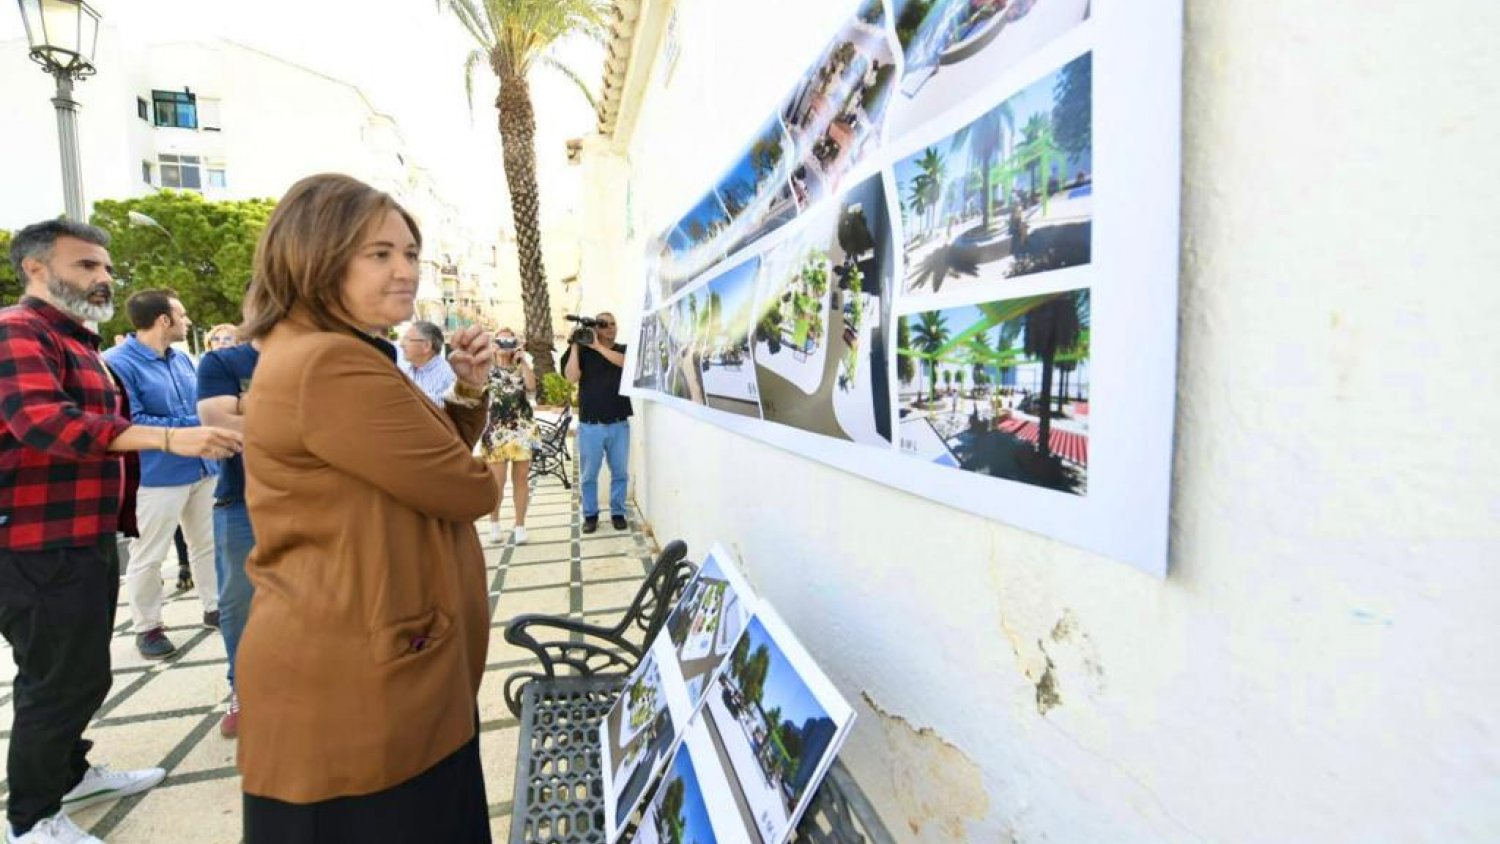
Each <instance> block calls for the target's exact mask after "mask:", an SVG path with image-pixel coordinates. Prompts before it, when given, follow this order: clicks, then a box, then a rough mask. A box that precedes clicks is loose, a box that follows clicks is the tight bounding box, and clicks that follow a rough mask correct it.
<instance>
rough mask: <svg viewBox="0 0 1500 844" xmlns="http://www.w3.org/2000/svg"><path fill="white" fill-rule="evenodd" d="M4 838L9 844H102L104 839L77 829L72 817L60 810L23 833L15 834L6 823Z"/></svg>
mask: <svg viewBox="0 0 1500 844" xmlns="http://www.w3.org/2000/svg"><path fill="white" fill-rule="evenodd" d="M5 840H6V841H9V842H11V844H104V839H102V838H95V837H94V836H92V835H89V834H88V833H87V832H84V831H83V830H81V829H79V828H78V824H76V823H73V819H72V818H70V817H68V816H67V815H64V814H63V813H61V812H58V813H57V814H55V815H53V816H52V817H50V818H44V819H42V820H40V821H37V823H36V826H33V827H32V828H31V829H30V830H29V831H28V832H27V833H26V834H25V835H17V834H16V831H15V830H13V829H11V828H10V824H6V825H5Z"/></svg>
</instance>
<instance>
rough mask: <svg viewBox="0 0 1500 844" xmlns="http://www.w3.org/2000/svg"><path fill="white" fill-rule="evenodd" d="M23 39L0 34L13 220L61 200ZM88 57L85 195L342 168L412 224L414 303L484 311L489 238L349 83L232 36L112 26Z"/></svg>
mask: <svg viewBox="0 0 1500 844" xmlns="http://www.w3.org/2000/svg"><path fill="white" fill-rule="evenodd" d="M26 52H27V51H26V46H25V43H24V42H17V41H11V42H6V43H4V44H0V80H3V82H4V84H0V104H3V106H4V108H5V110H6V113H8V114H11V115H16V116H18V117H19V122H18V124H16V127H17V128H16V129H13V130H12V131H10V132H7V133H5V135H4V136H3V139H0V152H3V154H4V159H5V160H6V162H7V176H6V190H4V191H3V192H0V227H4V228H11V229H14V228H19V227H21V226H23V225H26V224H28V223H32V222H35V221H37V220H40V219H45V218H47V217H51V216H56V215H57V214H58V213H60V211H61V208H62V189H61V176H60V173H59V168H58V167H57V166H56V165H55V162H57V160H58V152H57V143H58V141H57V132H56V128H55V124H54V118H53V109H52V105H51V103H50V89H51V87H52V79H51V77H49V76H47V75H45V74H43V73H40V72H39V71H38V70H37V68H36V66H35V65H33V64H32V63H31V62H30V61H29V60H28V59H27V56H26ZM96 64H97V66H98V67H99V72H98V73H97V75H95V76H93V77H90V78H89V79H86V80H84V81H83V82H81V83H79V84H78V86H77V88H76V96H77V99H79V100H80V101H81V102H82V104H83V105H82V110H81V111H80V114H79V135H80V139H81V141H80V147H81V149H80V155H81V157H82V166H83V178H84V191H85V203H86V204H90V205H91V203H92V202H93V201H95V200H98V199H128V198H131V197H139V196H145V195H147V194H150V193H153V192H155V191H157V190H160V189H163V188H170V189H178V190H192V191H196V192H199V193H201V194H202V195H203V197H204V198H205V199H209V200H234V199H250V198H257V197H269V198H273V199H274V198H279V197H280V196H282V195H283V194H284V193H285V192H286V190H287V189H288V188H290V187H291V185H292V184H293V183H295V182H296V181H297V180H298V179H301V178H303V177H304V176H308V175H312V174H315V173H324V172H337V173H346V174H348V175H351V176H354V177H356V178H358V179H361V180H363V181H365V182H367V183H369V184H371V185H373V186H375V187H377V188H379V189H380V190H383V191H386V192H387V193H390V194H391V195H392V196H394V197H395V198H396V199H397V200H398V201H399V202H401V203H402V204H403V205H404V206H406V207H407V208H408V210H410V211H411V212H412V214H413V215H414V216H415V217H416V218H417V220H418V223H419V224H420V225H421V227H422V232H423V239H424V246H423V268H422V283H421V287H420V289H419V292H418V312H419V315H420V316H421V317H422V318H424V319H429V320H432V321H433V322H436V323H438V324H439V325H442V326H444V327H445V328H446V329H449V330H451V329H454V328H457V327H460V326H462V325H467V324H470V323H473V322H478V321H483V320H487V319H488V318H489V315H488V314H486V313H485V308H484V305H485V300H484V298H483V297H482V296H481V295H480V293H479V289H480V287H481V286H482V285H484V284H494V283H495V279H496V278H497V269H496V264H497V260H496V257H497V256H496V250H495V244H494V242H493V237H489V238H484V237H479V236H477V235H476V233H475V232H473V231H470V230H468V229H467V228H466V227H465V226H464V225H463V223H462V215H461V213H460V211H459V209H458V208H456V207H455V206H454V205H453V204H452V203H450V202H448V201H447V200H445V198H444V196H443V193H442V191H441V190H440V188H439V186H438V185H437V183H436V182H435V181H434V179H433V177H432V175H431V173H430V172H429V171H428V170H426V169H425V168H423V167H422V166H420V165H419V164H418V163H417V161H416V160H414V156H413V155H412V152H411V150H410V149H409V147H408V144H407V142H406V140H405V138H404V137H403V135H402V132H401V127H400V126H399V125H398V124H397V122H396V120H395V119H394V118H393V117H391V116H390V115H388V114H386V113H383V112H381V111H380V110H379V109H378V108H377V107H376V106H375V104H374V103H372V102H371V101H370V100H369V98H368V97H367V96H366V95H365V94H364V93H363V92H362V91H361V90H360V89H359V88H358V87H356V86H354V85H351V84H349V83H347V82H343V81H341V80H338V79H335V78H333V77H330V76H327V75H324V74H322V73H319V72H317V71H316V70H313V69H310V68H307V67H303V66H301V65H299V64H296V63H293V62H290V61H287V60H285V59H282V58H279V57H277V56H274V55H271V54H269V53H266V52H262V51H261V50H258V49H256V48H254V47H250V46H247V45H243V44H239V43H235V42H233V41H228V40H222V39H213V40H205V41H193V42H178V43H164V44H135V43H131V42H128V41H126V40H124V39H122V38H121V37H120V34H119V33H118V31H117V30H115V29H112V28H110V27H108V26H106V27H104V28H103V29H101V32H100V44H99V50H98V54H97V58H96ZM22 162H26V163H27V165H26V166H22V165H21V163H22Z"/></svg>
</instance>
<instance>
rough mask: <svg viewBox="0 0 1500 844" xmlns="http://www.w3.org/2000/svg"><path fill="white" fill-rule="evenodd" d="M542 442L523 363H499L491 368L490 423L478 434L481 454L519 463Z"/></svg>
mask: <svg viewBox="0 0 1500 844" xmlns="http://www.w3.org/2000/svg"><path fill="white" fill-rule="evenodd" d="M540 446H541V439H540V438H539V436H538V434H537V427H536V420H535V419H534V418H533V417H532V414H531V402H530V401H529V400H528V399H527V398H526V379H525V378H524V377H523V376H522V375H521V367H519V366H513V367H501V366H496V367H495V368H494V369H492V370H491V371H490V423H489V425H488V426H487V427H486V428H485V429H484V435H483V436H482V437H480V438H479V450H480V454H482V455H483V456H484V459H485V462H487V463H504V462H506V461H514V462H517V463H519V462H521V461H524V460H530V459H531V450H532V449H533V448H537V447H540Z"/></svg>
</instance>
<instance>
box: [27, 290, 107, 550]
mask: <svg viewBox="0 0 1500 844" xmlns="http://www.w3.org/2000/svg"><path fill="white" fill-rule="evenodd" d="M129 427H130V422H129V420H127V419H125V418H124V417H122V416H121V415H120V397H119V393H118V391H117V390H116V388H115V384H114V381H113V380H112V379H111V378H110V376H109V371H108V370H106V369H105V368H104V362H103V360H101V359H100V357H99V335H97V334H95V333H94V332H92V331H89V330H88V329H87V328H85V327H84V326H83V325H82V324H80V323H78V322H77V321H75V320H73V319H70V318H69V317H68V316H67V315H66V314H64V313H63V312H62V311H59V310H58V309H56V308H54V307H52V306H51V305H49V304H47V303H46V302H43V301H42V300H40V299H36V298H34V297H30V296H28V297H26V298H24V299H22V300H21V304H19V305H16V306H15V307H11V308H6V309H4V310H0V548H4V549H7V550H10V551H40V550H45V549H49V548H68V547H75V546H80V545H90V544H93V543H95V542H97V541H98V540H99V538H100V537H101V536H106V535H108V534H112V533H114V532H115V531H116V529H117V528H118V527H119V515H120V496H121V493H122V492H123V490H122V476H123V474H124V469H123V464H122V461H121V459H120V455H119V454H116V453H112V452H110V451H109V444H110V443H111V442H113V441H114V439H115V438H116V437H118V436H119V435H120V434H121V433H122V432H123V431H124V430H125V429H126V428H129Z"/></svg>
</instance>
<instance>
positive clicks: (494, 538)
mask: <svg viewBox="0 0 1500 844" xmlns="http://www.w3.org/2000/svg"><path fill="white" fill-rule="evenodd" d="M503 538H504V537H503V536H502V535H501V533H500V523H499V522H490V541H491V542H494V543H499V542H500V540H501V539H503Z"/></svg>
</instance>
